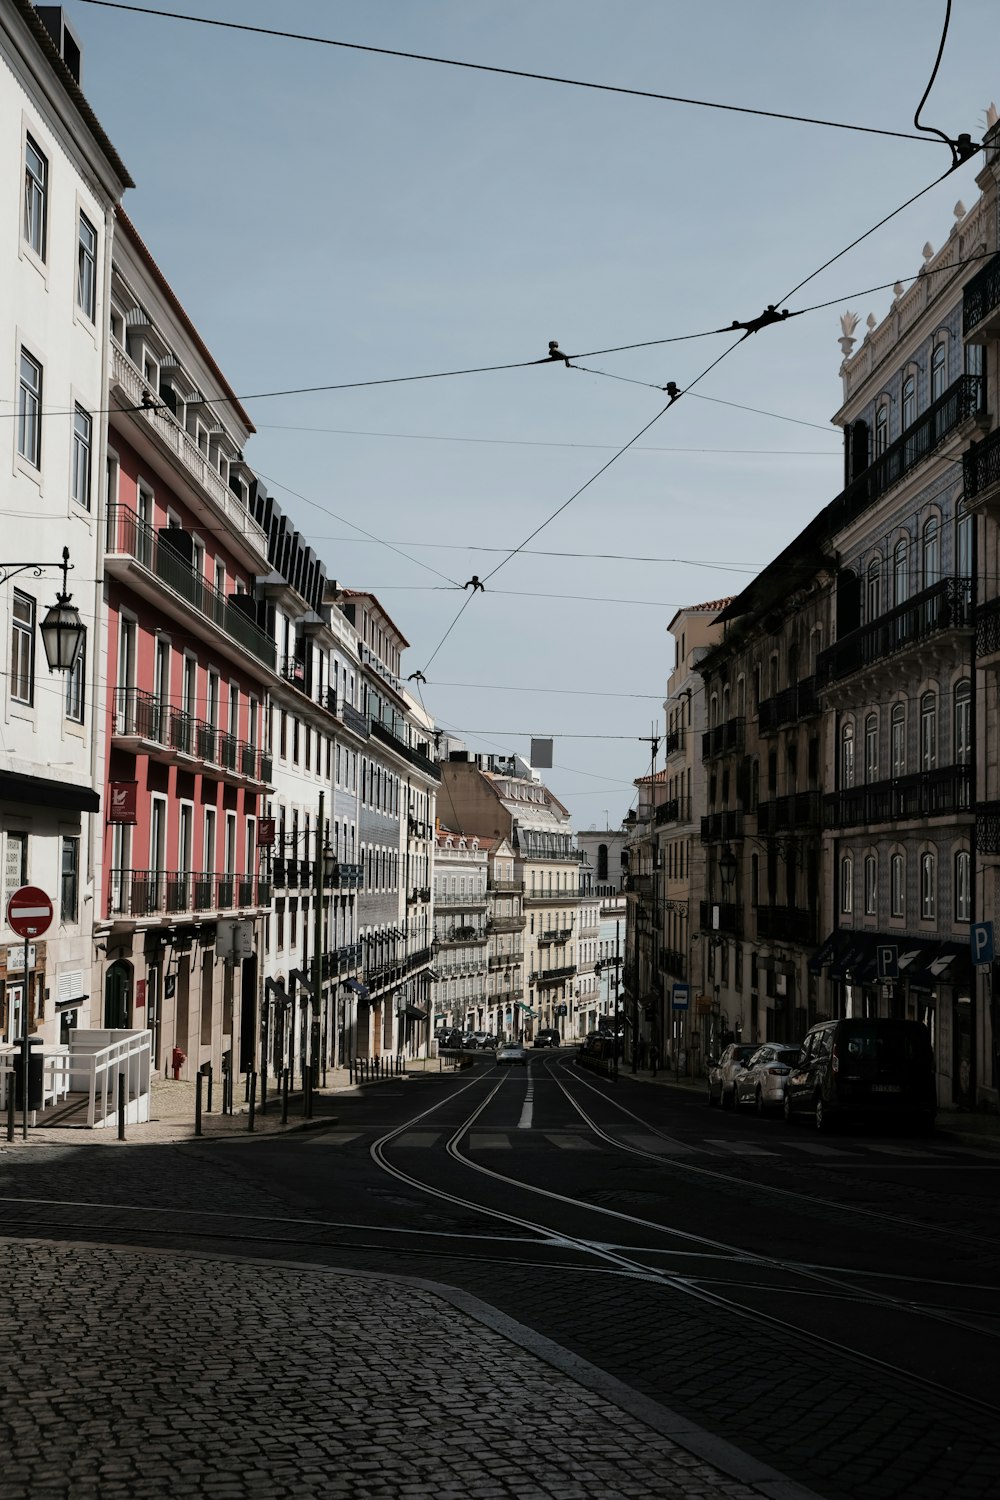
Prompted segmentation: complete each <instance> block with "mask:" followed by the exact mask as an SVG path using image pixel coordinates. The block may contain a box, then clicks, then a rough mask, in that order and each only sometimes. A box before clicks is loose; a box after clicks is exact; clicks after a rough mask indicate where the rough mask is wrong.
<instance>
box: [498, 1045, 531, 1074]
mask: <svg viewBox="0 0 1000 1500" xmlns="http://www.w3.org/2000/svg"><path fill="white" fill-rule="evenodd" d="M511 1064H517V1065H519V1066H520V1067H522V1068H526V1067H527V1066H528V1054H527V1052H526V1051H525V1049H524V1048H523V1047H522V1046H521V1043H520V1042H507V1043H506V1045H505V1046H503V1047H501V1048H500V1049H499V1051H498V1052H497V1066H498V1067H505V1066H508V1067H509V1066H510V1065H511Z"/></svg>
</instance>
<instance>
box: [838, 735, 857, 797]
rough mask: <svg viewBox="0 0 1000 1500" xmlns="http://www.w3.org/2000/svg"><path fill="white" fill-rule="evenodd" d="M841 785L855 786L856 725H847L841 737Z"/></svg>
mask: <svg viewBox="0 0 1000 1500" xmlns="http://www.w3.org/2000/svg"><path fill="white" fill-rule="evenodd" d="M840 785H841V786H842V787H852V786H853V785H854V725H853V724H845V725H844V727H843V730H842V731H841V736H840Z"/></svg>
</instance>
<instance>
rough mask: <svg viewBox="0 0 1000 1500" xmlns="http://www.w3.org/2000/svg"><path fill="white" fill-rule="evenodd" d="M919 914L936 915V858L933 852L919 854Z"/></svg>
mask: <svg viewBox="0 0 1000 1500" xmlns="http://www.w3.org/2000/svg"><path fill="white" fill-rule="evenodd" d="M920 915H921V916H922V917H934V916H936V915H937V860H936V859H935V857H934V855H933V854H921V856H920Z"/></svg>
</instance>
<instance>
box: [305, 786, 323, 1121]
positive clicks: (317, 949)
mask: <svg viewBox="0 0 1000 1500" xmlns="http://www.w3.org/2000/svg"><path fill="white" fill-rule="evenodd" d="M323 808H324V794H323V791H322V789H321V790H320V794H319V807H318V809H317V813H316V861H315V864H314V865H313V892H314V900H315V907H316V910H315V912H314V914H313V922H314V928H313V974H312V1025H311V1027H310V1036H309V1072H310V1093H311V1091H312V1089H314V1088H317V1087H318V1086H319V1049H320V1015H321V1012H322V1009H323V897H324V894H325V890H326V858H325V848H324V838H323Z"/></svg>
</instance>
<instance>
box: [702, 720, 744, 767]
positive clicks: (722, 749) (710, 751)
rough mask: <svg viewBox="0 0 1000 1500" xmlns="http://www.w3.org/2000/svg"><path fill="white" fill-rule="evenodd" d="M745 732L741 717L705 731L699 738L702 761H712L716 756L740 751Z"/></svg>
mask: <svg viewBox="0 0 1000 1500" xmlns="http://www.w3.org/2000/svg"><path fill="white" fill-rule="evenodd" d="M745 730H746V720H745V719H744V718H742V717H740V718H737V719H727V720H726V722H725V723H724V724H716V726H715V728H714V729H706V730H705V733H704V734H703V735H702V737H701V758H702V760H714V759H715V757H716V756H717V755H729V754H730V753H731V752H732V751H734V750H742V749H743V739H744V733H745Z"/></svg>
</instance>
